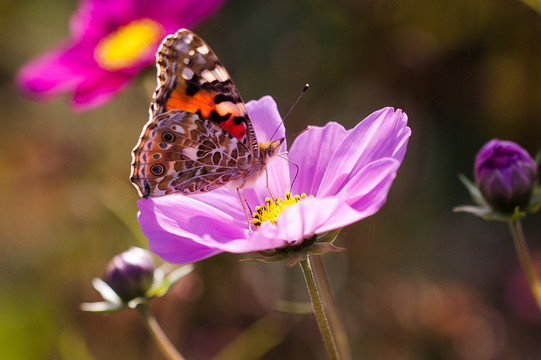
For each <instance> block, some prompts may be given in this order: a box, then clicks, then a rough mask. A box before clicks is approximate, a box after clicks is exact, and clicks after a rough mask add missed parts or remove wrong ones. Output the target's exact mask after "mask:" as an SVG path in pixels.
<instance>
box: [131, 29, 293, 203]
mask: <svg viewBox="0 0 541 360" xmlns="http://www.w3.org/2000/svg"><path fill="white" fill-rule="evenodd" d="M156 64H157V68H158V87H157V88H156V91H155V92H154V101H153V102H152V103H151V106H150V110H149V112H150V120H149V122H148V123H147V124H146V125H145V127H144V128H143V131H142V133H141V137H140V138H139V142H138V143H137V145H136V146H135V148H134V150H133V153H132V159H133V161H132V170H131V175H130V180H131V181H132V183H133V184H134V185H135V187H136V188H137V190H138V192H139V195H140V196H142V197H152V196H162V195H168V194H173V193H182V194H186V195H189V194H198V193H204V192H208V191H212V190H214V189H217V188H219V187H221V186H224V185H229V186H231V187H233V188H236V189H239V188H243V187H245V186H249V185H251V184H252V183H253V182H255V180H256V179H257V178H258V177H259V176H260V175H261V174H262V173H263V172H264V170H265V166H266V164H267V162H268V160H269V159H270V158H271V157H273V156H274V155H275V154H276V152H277V150H278V148H279V146H280V144H281V143H282V141H283V139H280V140H276V141H268V142H265V143H259V142H258V141H257V138H256V135H255V131H254V128H253V126H252V123H251V121H250V118H249V117H248V114H247V112H246V109H245V107H244V103H243V101H242V99H241V97H240V94H239V93H238V91H237V89H236V87H235V85H234V84H233V82H232V81H231V78H230V77H229V74H228V73H227V71H226V70H225V68H224V67H223V65H222V64H221V63H220V61H219V60H218V58H217V57H216V55H215V54H214V53H213V52H212V50H211V49H210V48H209V47H208V45H207V44H205V42H204V41H203V40H202V39H201V38H199V37H198V36H197V35H195V34H194V33H192V32H191V31H189V30H186V29H181V30H179V31H177V32H176V33H175V34H174V35H169V36H168V37H166V38H165V39H164V40H163V42H162V44H161V46H160V48H159V49H158V52H157V54H156Z"/></svg>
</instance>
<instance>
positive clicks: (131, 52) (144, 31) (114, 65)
mask: <svg viewBox="0 0 541 360" xmlns="http://www.w3.org/2000/svg"><path fill="white" fill-rule="evenodd" d="M163 32H164V30H163V27H162V26H161V24H160V23H158V22H156V21H154V20H151V19H139V20H135V21H132V22H131V23H129V24H127V25H124V26H121V27H119V28H118V29H116V31H114V32H112V33H110V34H109V35H107V36H106V37H104V38H103V39H101V40H100V42H99V43H98V45H97V46H96V49H95V50H94V58H95V59H96V62H97V63H98V65H99V66H101V67H102V68H104V69H106V70H109V71H115V70H119V69H122V68H125V67H128V66H131V65H133V64H135V63H137V62H138V61H139V60H140V59H141V58H142V57H144V56H146V55H147V54H148V53H149V51H152V52H154V49H153V48H152V47H153V45H154V44H155V43H156V42H157V41H158V40H160V38H161V37H162V34H163Z"/></svg>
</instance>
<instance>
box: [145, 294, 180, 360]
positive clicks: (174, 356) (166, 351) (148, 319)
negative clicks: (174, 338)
mask: <svg viewBox="0 0 541 360" xmlns="http://www.w3.org/2000/svg"><path fill="white" fill-rule="evenodd" d="M137 310H138V311H139V314H141V317H142V318H143V321H144V323H145V325H146V327H147V329H148V331H150V333H151V334H152V337H153V338H154V341H155V342H156V344H157V345H158V348H159V349H160V351H161V352H162V354H163V355H164V356H165V357H166V358H167V359H169V360H185V359H184V357H183V356H182V355H180V354H179V352H178V351H177V349H175V347H174V346H173V344H171V342H170V341H169V339H168V338H167V335H165V333H164V332H163V330H162V328H161V327H160V325H159V324H158V321H157V320H156V318H155V317H154V316H152V315H151V314H150V312H149V311H148V307H147V304H139V305H137Z"/></svg>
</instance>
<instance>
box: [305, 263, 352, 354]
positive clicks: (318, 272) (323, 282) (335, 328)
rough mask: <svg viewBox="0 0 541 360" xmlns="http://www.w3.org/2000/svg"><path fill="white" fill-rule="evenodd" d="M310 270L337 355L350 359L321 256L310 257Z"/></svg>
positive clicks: (346, 341) (345, 336)
mask: <svg viewBox="0 0 541 360" xmlns="http://www.w3.org/2000/svg"><path fill="white" fill-rule="evenodd" d="M312 271H313V273H314V278H315V279H316V284H317V286H318V288H319V294H320V296H321V299H322V302H323V308H324V310H325V312H326V314H327V318H328V319H329V325H330V327H331V331H332V333H333V335H334V338H335V340H336V347H337V350H338V356H339V358H340V359H342V360H351V352H350V349H349V343H348V338H347V335H346V331H345V330H344V326H343V324H342V321H341V319H340V316H339V314H338V310H337V307H336V304H335V303H334V298H333V296H332V292H331V288H330V286H329V280H328V279H327V273H326V272H325V267H324V266H323V260H321V256H314V257H312Z"/></svg>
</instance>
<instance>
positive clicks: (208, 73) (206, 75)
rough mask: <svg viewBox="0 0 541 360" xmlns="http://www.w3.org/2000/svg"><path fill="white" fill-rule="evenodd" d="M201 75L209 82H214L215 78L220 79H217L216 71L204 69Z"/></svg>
mask: <svg viewBox="0 0 541 360" xmlns="http://www.w3.org/2000/svg"><path fill="white" fill-rule="evenodd" d="M201 77H202V78H203V79H205V80H206V81H207V82H213V81H214V80H218V79H216V76H215V75H214V73H213V72H212V71H210V70H203V71H202V72H201Z"/></svg>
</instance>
